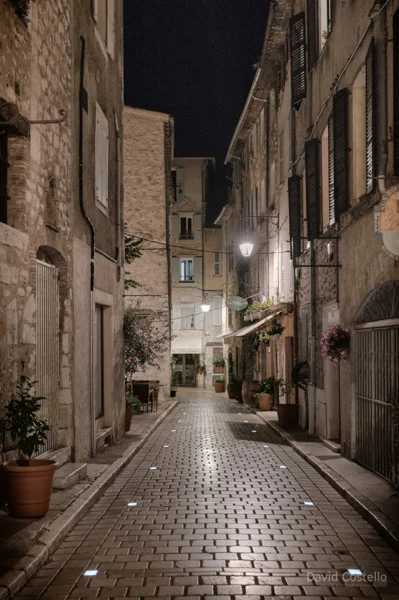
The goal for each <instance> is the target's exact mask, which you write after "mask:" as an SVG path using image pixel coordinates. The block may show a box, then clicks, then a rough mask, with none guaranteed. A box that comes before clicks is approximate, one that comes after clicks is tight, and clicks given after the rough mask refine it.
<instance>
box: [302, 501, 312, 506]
mask: <svg viewBox="0 0 399 600" xmlns="http://www.w3.org/2000/svg"><path fill="white" fill-rule="evenodd" d="M304 505H305V506H314V504H313V502H304Z"/></svg>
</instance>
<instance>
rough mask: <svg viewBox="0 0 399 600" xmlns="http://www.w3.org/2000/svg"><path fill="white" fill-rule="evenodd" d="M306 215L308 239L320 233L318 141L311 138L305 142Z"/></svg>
mask: <svg viewBox="0 0 399 600" xmlns="http://www.w3.org/2000/svg"><path fill="white" fill-rule="evenodd" d="M305 167H306V216H307V230H308V239H309V240H315V239H317V238H318V237H319V235H320V142H319V140H317V139H315V138H314V139H312V140H310V141H309V142H306V144H305Z"/></svg>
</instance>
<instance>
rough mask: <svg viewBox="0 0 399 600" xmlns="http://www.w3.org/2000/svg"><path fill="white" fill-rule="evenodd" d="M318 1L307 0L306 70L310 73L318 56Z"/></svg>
mask: <svg viewBox="0 0 399 600" xmlns="http://www.w3.org/2000/svg"><path fill="white" fill-rule="evenodd" d="M318 4H319V2H318V0H307V13H306V17H307V25H308V69H309V71H311V70H312V69H313V67H314V65H315V64H316V61H317V58H318V55H319V35H318V30H319V27H318Z"/></svg>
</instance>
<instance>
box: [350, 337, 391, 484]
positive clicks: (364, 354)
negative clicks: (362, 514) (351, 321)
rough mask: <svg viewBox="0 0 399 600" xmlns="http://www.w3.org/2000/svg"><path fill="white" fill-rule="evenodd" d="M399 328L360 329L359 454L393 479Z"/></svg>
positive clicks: (358, 359) (357, 450)
mask: <svg viewBox="0 0 399 600" xmlns="http://www.w3.org/2000/svg"><path fill="white" fill-rule="evenodd" d="M398 376H399V327H378V328H377V327H376V328H367V329H358V330H357V393H356V454H357V460H358V462H359V463H361V464H363V465H364V466H365V467H367V468H369V469H371V470H372V471H374V472H375V473H378V474H379V475H381V476H382V477H385V479H388V480H391V481H392V480H393V466H394V443H393V423H392V417H393V414H392V403H393V400H394V398H398V391H399V384H398Z"/></svg>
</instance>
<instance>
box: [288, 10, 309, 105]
mask: <svg viewBox="0 0 399 600" xmlns="http://www.w3.org/2000/svg"><path fill="white" fill-rule="evenodd" d="M290 50H291V101H292V105H293V106H298V105H299V104H300V102H301V100H303V98H306V52H305V13H303V12H302V13H299V14H298V15H295V16H294V17H292V18H291V21H290Z"/></svg>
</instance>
